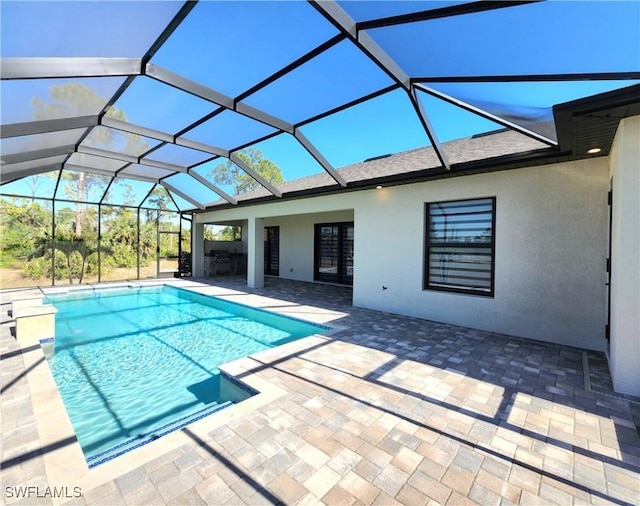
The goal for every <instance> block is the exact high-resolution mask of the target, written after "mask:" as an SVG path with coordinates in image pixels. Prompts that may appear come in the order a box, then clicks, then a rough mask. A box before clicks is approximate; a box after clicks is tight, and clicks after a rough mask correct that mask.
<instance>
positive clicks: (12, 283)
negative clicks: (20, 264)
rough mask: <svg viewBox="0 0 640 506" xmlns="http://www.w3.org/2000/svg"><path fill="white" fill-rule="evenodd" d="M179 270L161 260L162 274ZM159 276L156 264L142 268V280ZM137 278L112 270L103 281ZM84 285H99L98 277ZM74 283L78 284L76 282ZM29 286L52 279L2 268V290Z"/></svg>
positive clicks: (60, 282)
mask: <svg viewBox="0 0 640 506" xmlns="http://www.w3.org/2000/svg"><path fill="white" fill-rule="evenodd" d="M177 270H178V265H177V262H176V261H175V260H161V261H160V272H174V271H177ZM157 275H158V273H157V265H156V263H155V262H154V263H153V264H151V265H147V266H146V267H141V268H140V278H141V279H146V278H155V277H156V276H157ZM136 278H137V270H136V269H135V268H133V269H111V270H110V271H109V272H108V273H105V274H103V275H102V279H101V281H125V280H130V279H136ZM82 282H83V283H97V282H98V277H97V276H86V277H85V278H84V279H83V280H82ZM74 283H77V281H76V280H74ZM66 284H68V280H64V279H59V280H56V285H66ZM28 286H51V279H50V278H41V279H28V278H25V277H23V276H22V270H21V269H17V268H11V267H2V268H0V288H2V289H6V288H24V287H28Z"/></svg>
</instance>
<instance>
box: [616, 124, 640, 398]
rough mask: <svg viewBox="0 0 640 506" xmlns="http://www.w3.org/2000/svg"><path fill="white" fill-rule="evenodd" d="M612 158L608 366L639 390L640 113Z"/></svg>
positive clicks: (625, 127) (624, 388)
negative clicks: (609, 342)
mask: <svg viewBox="0 0 640 506" xmlns="http://www.w3.org/2000/svg"><path fill="white" fill-rule="evenodd" d="M610 158H611V176H612V192H613V204H612V226H611V344H610V354H609V368H610V370H611V376H612V379H613V385H614V388H615V390H616V391H618V392H622V393H626V394H631V395H635V396H640V372H639V371H638V366H639V365H640V117H638V116H636V117H634V118H628V119H625V120H623V121H621V122H620V126H619V127H618V131H617V133H616V137H615V140H614V143H613V148H612V151H611V156H610Z"/></svg>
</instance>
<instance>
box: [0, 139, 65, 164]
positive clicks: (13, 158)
mask: <svg viewBox="0 0 640 506" xmlns="http://www.w3.org/2000/svg"><path fill="white" fill-rule="evenodd" d="M74 150H75V145H74V144H71V145H68V146H56V147H53V148H45V149H38V150H35V151H23V152H20V153H15V154H12V155H2V168H3V170H4V167H5V166H6V165H10V164H15V163H20V162H28V161H29V160H41V159H42V158H50V157H52V156H61V155H68V154H70V153H73V152H74Z"/></svg>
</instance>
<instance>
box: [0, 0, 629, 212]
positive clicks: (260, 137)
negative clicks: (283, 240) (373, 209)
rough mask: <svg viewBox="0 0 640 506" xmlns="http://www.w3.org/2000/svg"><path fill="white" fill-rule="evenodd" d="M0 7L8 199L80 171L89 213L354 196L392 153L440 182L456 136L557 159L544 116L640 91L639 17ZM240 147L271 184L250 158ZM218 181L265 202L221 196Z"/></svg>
mask: <svg viewBox="0 0 640 506" xmlns="http://www.w3.org/2000/svg"><path fill="white" fill-rule="evenodd" d="M0 8H1V10H2V12H1V14H2V16H1V18H2V21H1V29H2V30H1V31H2V36H1V37H2V39H1V42H2V49H1V51H2V62H1V77H2V112H1V138H2V140H1V142H2V144H1V151H2V171H1V182H2V187H1V188H0V193H2V194H9V195H20V196H45V197H48V198H55V197H57V195H58V193H59V187H61V186H64V185H61V183H60V181H63V180H64V179H65V177H64V175H65V174H71V175H73V174H78V173H89V174H94V175H96V177H100V178H102V179H101V181H102V185H101V186H100V188H101V191H99V192H94V193H93V194H92V195H91V196H90V197H89V196H88V195H87V196H85V197H84V198H85V199H86V200H87V201H89V202H93V203H103V204H106V203H114V202H115V201H118V200H119V199H120V200H121V199H122V198H121V197H118V196H117V194H118V192H120V193H122V192H126V191H131V188H132V187H134V186H135V185H136V184H138V183H137V182H142V183H145V184H146V186H145V187H144V192H150V191H152V190H153V188H154V185H157V184H159V185H161V186H163V187H164V188H165V189H166V190H167V191H168V192H169V195H171V197H172V198H173V200H174V203H175V204H176V206H177V207H178V208H179V209H180V210H190V209H211V208H215V207H216V206H219V205H237V204H238V202H239V201H247V200H250V199H249V198H248V197H249V196H251V195H258V196H260V197H261V198H264V196H265V195H266V196H268V197H269V198H272V199H280V198H286V197H287V195H288V193H287V188H292V187H295V188H297V189H298V190H300V189H303V190H304V183H300V181H303V182H304V181H319V179H318V177H319V176H318V175H321V176H320V177H321V178H322V182H321V183H320V185H321V186H322V187H323V188H327V187H330V188H332V189H335V190H340V189H349V186H350V185H352V184H353V182H352V179H350V176H349V174H350V173H353V170H351V172H349V171H344V170H341V169H340V167H343V166H345V165H351V166H353V164H356V162H361V161H362V160H365V159H371V158H376V157H381V156H384V155H386V154H388V153H390V152H399V151H408V150H414V149H417V148H426V149H428V150H429V152H430V153H431V155H432V159H433V165H432V166H430V167H424V168H425V169H426V168H432V169H434V170H439V171H449V170H451V169H452V168H455V166H456V163H459V159H460V156H459V151H460V149H461V148H460V146H464V145H463V144H461V141H460V140H461V139H464V138H471V137H472V136H474V135H475V136H478V135H479V134H484V133H487V132H491V131H495V130H496V129H507V130H508V131H510V132H511V135H516V136H518V137H522V138H523V139H525V140H526V141H528V142H530V144H527V143H523V144H522V145H521V146H522V147H520V148H519V147H517V146H518V144H517V142H513V143H511V144H510V145H511V146H513V147H512V148H511V150H512V152H510V153H508V154H510V155H518V153H519V151H518V150H519V149H523V150H524V149H525V147H524V146H526V153H527V154H528V153H529V152H530V151H531V149H532V146H533V147H534V148H535V149H547V150H549V149H552V150H555V152H557V153H560V148H559V147H558V133H557V132H556V128H555V123H554V116H553V106H554V105H557V104H559V103H563V102H568V101H573V100H576V99H580V98H583V97H587V96H591V95H594V94H598V93H602V92H607V91H611V90H617V89H621V88H627V87H629V86H632V85H634V84H637V83H638V82H640V44H638V40H640V3H638V2H606V1H602V2H597V1H596V2H580V1H576V2H554V1H548V2H530V1H512V2H495V1H460V0H457V1H410V2H405V1H372V2H367V1H359V2H352V1H333V0H328V1H325V0H323V1H309V2H304V1H295V2H280V1H261V2H236V1H229V2H225V1H200V2H186V3H182V2H154V1H139V2H138V1H127V2H108V1H106V2H57V1H46V2H22V1H15V2H14V1H3V2H2V3H1V4H0ZM614 27H615V28H614ZM252 148H255V149H258V150H260V152H261V153H262V154H263V155H264V157H265V158H267V159H269V160H271V161H272V162H274V163H275V164H276V165H277V166H278V167H279V168H280V170H281V173H282V176H283V181H282V182H280V183H273V182H270V181H269V178H268V177H266V176H264V175H263V174H264V173H263V172H262V171H261V170H259V169H258V168H257V167H261V165H259V159H256V160H254V162H255V163H251V162H249V161H248V160H249V159H250V158H251V157H252V156H253V155H252V153H253V154H254V155H255V152H252V151H251V149H252ZM522 153H525V151H522ZM478 157H479V159H482V157H483V153H482V150H480V151H479V154H478ZM487 158H488V156H487ZM229 169H235V170H236V171H238V172H239V173H241V174H245V175H248V176H249V177H250V180H251V182H253V181H255V182H257V184H258V186H259V188H260V190H259V191H257V192H256V188H255V185H249V186H248V187H242V186H240V185H235V186H234V184H233V182H231V181H230V180H229V179H228V178H225V177H224V176H225V174H226V173H228V170H229ZM225 170H227V172H225ZM360 172H362V170H360ZM409 173H410V171H409V170H407V174H409ZM43 174H46V175H47V177H48V178H49V179H50V180H51V181H55V185H40V186H41V187H42V188H47V192H48V193H47V195H39V194H37V192H36V190H35V188H36V186H37V185H35V184H33V183H29V180H32V179H33V178H34V177H40V176H41V175H43ZM310 176H313V177H310ZM374 176H375V175H374V174H372V175H371V177H374ZM398 176H399V175H398V173H397V172H396V174H395V177H396V178H398ZM400 176H402V174H400ZM245 177H246V176H245ZM305 178H306V179H305ZM314 178H315V179H314ZM293 181H296V183H295V184H294V183H293ZM51 186H53V190H52V189H51ZM28 188H30V190H28V191H27V189H28ZM243 193H244V196H243ZM146 194H148V193H145V195H146Z"/></svg>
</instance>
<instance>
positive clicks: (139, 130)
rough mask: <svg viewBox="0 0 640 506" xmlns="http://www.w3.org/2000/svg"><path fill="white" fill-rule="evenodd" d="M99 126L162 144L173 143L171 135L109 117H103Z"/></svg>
mask: <svg viewBox="0 0 640 506" xmlns="http://www.w3.org/2000/svg"><path fill="white" fill-rule="evenodd" d="M100 124H101V125H102V126H105V127H109V128H113V129H114V130H120V131H121V132H127V133H130V134H136V135H141V136H142V137H148V138H150V139H156V140H158V141H163V142H173V135H171V134H168V133H165V132H161V131H160V130H154V129H152V128H147V127H143V126H140V125H134V124H133V123H127V122H126V121H120V120H118V119H113V118H110V117H109V116H103V117H102V118H101V119H100Z"/></svg>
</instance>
